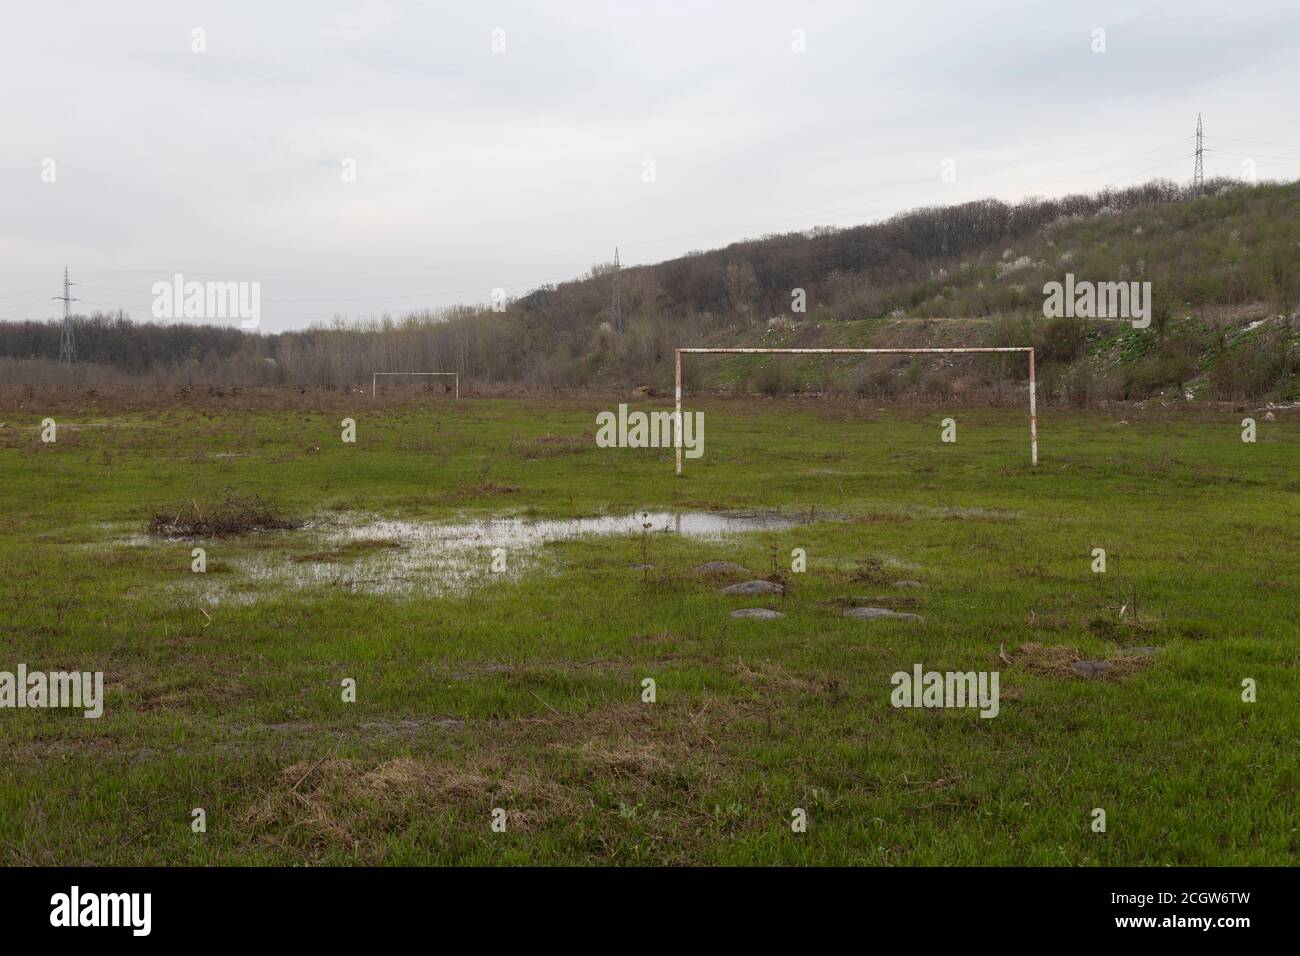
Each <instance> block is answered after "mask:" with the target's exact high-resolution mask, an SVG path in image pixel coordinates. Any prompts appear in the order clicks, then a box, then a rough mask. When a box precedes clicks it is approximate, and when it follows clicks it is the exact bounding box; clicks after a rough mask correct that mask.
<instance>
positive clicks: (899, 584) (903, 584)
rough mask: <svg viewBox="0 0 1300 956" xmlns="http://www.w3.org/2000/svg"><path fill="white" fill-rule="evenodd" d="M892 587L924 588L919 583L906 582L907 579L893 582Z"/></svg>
mask: <svg viewBox="0 0 1300 956" xmlns="http://www.w3.org/2000/svg"><path fill="white" fill-rule="evenodd" d="M894 587H896V588H923V587H925V585H924V584H922V583H921V582H920V581H909V580H907V579H904V580H902V581H895V582H894Z"/></svg>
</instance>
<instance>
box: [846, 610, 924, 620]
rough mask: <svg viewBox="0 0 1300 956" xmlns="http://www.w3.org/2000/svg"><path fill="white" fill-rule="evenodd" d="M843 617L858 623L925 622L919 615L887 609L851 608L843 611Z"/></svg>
mask: <svg viewBox="0 0 1300 956" xmlns="http://www.w3.org/2000/svg"><path fill="white" fill-rule="evenodd" d="M844 616H845V617H852V618H856V619H857V620H859V621H883V620H895V621H922V620H925V619H924V618H923V617H921V615H919V614H908V613H906V612H905V611H891V610H890V609H889V608H887V607H851V608H848V609H846V610H845V612H844Z"/></svg>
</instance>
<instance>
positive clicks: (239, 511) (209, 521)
mask: <svg viewBox="0 0 1300 956" xmlns="http://www.w3.org/2000/svg"><path fill="white" fill-rule="evenodd" d="M301 526H302V522H300V521H295V520H293V519H290V518H287V517H285V516H284V515H282V514H280V513H279V512H278V511H277V510H276V509H275V508H274V507H273V506H271V505H270V504H268V503H267V502H266V501H264V500H263V499H262V498H261V496H259V495H241V494H238V493H237V492H233V491H227V492H226V493H225V494H224V495H223V496H221V497H219V498H217V499H216V500H213V501H208V502H204V503H203V504H199V502H198V500H197V499H190V500H189V501H188V502H185V503H184V504H182V505H180V506H179V507H177V508H174V509H167V510H164V511H159V512H156V513H155V514H154V516H153V517H152V518H150V519H149V532H150V534H161V535H169V536H173V537H185V538H189V537H205V538H208V537H210V538H224V537H230V536H232V535H238V534H247V533H249V532H253V531H287V530H290V529H293V528H299V527H301Z"/></svg>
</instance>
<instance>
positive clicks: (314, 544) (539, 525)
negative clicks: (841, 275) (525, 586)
mask: <svg viewBox="0 0 1300 956" xmlns="http://www.w3.org/2000/svg"><path fill="white" fill-rule="evenodd" d="M804 521H805V519H802V518H799V517H794V516H790V515H782V514H777V513H773V512H734V513H733V512H690V513H682V514H678V513H673V512H665V511H656V512H649V513H640V512H639V513H636V514H628V515H602V516H599V517H594V518H572V519H558V520H539V521H530V520H527V519H523V518H487V519H482V520H470V521H459V522H438V521H407V520H401V519H389V518H380V517H377V516H364V517H360V518H352V519H347V520H343V521H339V520H337V519H325V520H322V521H319V522H313V523H311V524H308V525H307V526H306V527H305V528H304V529H303V534H304V535H305V536H306V541H307V542H308V547H309V548H311V551H310V552H309V553H296V554H290V555H288V556H287V558H286V556H285V555H284V554H283V553H281V552H278V551H271V552H268V551H265V550H261V551H254V552H252V553H250V554H248V555H247V556H246V557H243V558H238V559H236V560H235V561H234V562H233V563H234V564H235V566H236V567H237V569H238V571H239V572H240V577H243V578H246V579H248V580H249V581H251V582H255V583H256V585H258V586H257V587H254V588H251V589H248V590H243V591H241V590H237V589H235V588H232V587H231V586H230V584H227V583H226V582H224V581H221V580H219V579H209V580H207V581H205V582H203V584H204V585H205V591H206V596H207V597H208V599H210V600H211V601H213V602H214V603H218V602H221V601H236V602H243V603H251V602H252V601H255V600H256V599H257V597H258V592H259V591H262V590H263V588H264V587H265V586H266V585H270V586H272V587H275V586H284V587H291V588H307V587H312V586H322V585H323V586H326V587H341V588H345V589H347V590H350V591H354V592H363V593H371V594H387V595H392V596H414V595H417V594H418V595H440V594H446V593H449V592H456V591H461V590H464V589H466V588H470V587H474V586H477V585H480V584H482V583H484V580H485V579H486V578H487V576H488V575H489V574H491V573H492V572H491V567H492V563H493V560H494V554H493V552H494V551H496V549H502V550H503V552H504V555H503V557H504V566H505V568H506V573H507V574H516V573H518V572H520V571H524V570H528V569H529V568H530V567H531V566H533V565H534V564H535V562H536V557H537V550H538V549H539V548H541V547H542V546H543V545H546V544H549V543H551V542H553V541H568V540H572V539H575V538H584V537H609V536H616V535H624V536H626V537H636V536H639V535H640V534H641V533H642V530H643V528H642V525H643V523H648V524H649V525H650V528H649V529H648V531H647V532H646V533H648V534H682V535H686V536H688V537H692V538H703V539H708V538H720V537H724V536H726V535H730V534H736V533H740V532H745V531H770V530H779V529H781V528H789V527H791V526H793V525H796V524H801V523H804ZM294 540H295V541H296V540H300V539H298V538H297V537H296V536H295V539H294ZM498 554H500V552H498ZM236 583H237V582H231V584H236Z"/></svg>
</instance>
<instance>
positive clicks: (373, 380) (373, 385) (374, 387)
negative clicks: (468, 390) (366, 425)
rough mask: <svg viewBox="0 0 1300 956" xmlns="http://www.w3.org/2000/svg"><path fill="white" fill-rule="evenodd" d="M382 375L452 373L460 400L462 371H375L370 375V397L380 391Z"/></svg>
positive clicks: (458, 399)
mask: <svg viewBox="0 0 1300 956" xmlns="http://www.w3.org/2000/svg"><path fill="white" fill-rule="evenodd" d="M381 375H450V376H451V377H452V378H453V379H455V384H456V401H460V373H459V372H374V373H372V374H371V376H370V397H371V398H374V397H375V395H376V394H377V393H378V388H379V376H381Z"/></svg>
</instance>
